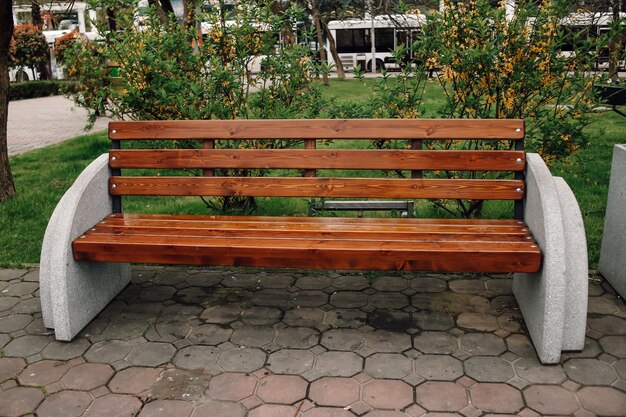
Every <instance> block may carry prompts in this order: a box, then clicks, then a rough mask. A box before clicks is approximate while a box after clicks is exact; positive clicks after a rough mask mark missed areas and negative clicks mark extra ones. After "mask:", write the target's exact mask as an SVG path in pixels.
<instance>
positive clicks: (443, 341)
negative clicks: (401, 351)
mask: <svg viewBox="0 0 626 417" xmlns="http://www.w3.org/2000/svg"><path fill="white" fill-rule="evenodd" d="M413 345H414V346H415V349H417V350H419V351H420V352H423V353H439V354H450V353H452V352H455V351H456V350H457V349H458V348H459V341H458V339H457V338H456V337H454V336H452V335H451V334H449V333H445V332H421V333H418V334H417V335H415V337H414V338H413Z"/></svg>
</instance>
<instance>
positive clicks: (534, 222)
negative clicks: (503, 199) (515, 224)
mask: <svg viewBox="0 0 626 417" xmlns="http://www.w3.org/2000/svg"><path fill="white" fill-rule="evenodd" d="M526 162H527V168H526V200H525V202H524V213H525V221H526V223H527V225H528V227H529V229H530V231H531V232H532V233H533V235H534V237H535V239H536V240H537V243H538V244H539V247H540V248H541V251H542V254H543V264H542V269H541V271H540V272H537V273H530V274H526V273H518V274H515V276H514V279H513V292H514V294H515V298H516V299H517V302H518V304H519V306H520V309H521V311H522V315H523V316H524V321H525V322H526V326H527V327H528V332H529V333H530V337H531V339H532V341H533V344H534V345H535V349H536V350H537V354H538V356H539V359H540V360H541V362H542V363H544V364H550V363H558V362H559V360H560V358H561V348H562V345H563V320H564V310H565V308H564V303H565V294H566V283H565V262H564V259H565V248H564V234H563V219H562V216H561V210H560V201H559V196H558V192H557V189H556V185H555V182H554V179H553V177H552V174H551V173H550V170H549V169H548V167H547V166H546V165H545V163H544V162H543V160H542V159H541V157H540V156H539V155H537V154H533V153H529V154H528V155H527V159H526Z"/></svg>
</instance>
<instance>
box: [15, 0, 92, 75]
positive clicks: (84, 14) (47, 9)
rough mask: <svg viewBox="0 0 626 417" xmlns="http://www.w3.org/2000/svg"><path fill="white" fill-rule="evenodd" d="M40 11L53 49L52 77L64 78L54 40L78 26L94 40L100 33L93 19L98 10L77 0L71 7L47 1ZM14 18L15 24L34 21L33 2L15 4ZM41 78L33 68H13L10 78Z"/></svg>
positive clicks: (45, 33)
mask: <svg viewBox="0 0 626 417" xmlns="http://www.w3.org/2000/svg"><path fill="white" fill-rule="evenodd" d="M41 14H42V18H43V21H44V30H43V31H42V32H43V35H44V36H45V37H46V43H47V44H48V49H49V51H50V64H51V65H50V66H51V70H52V78H63V72H62V70H61V69H60V68H57V65H56V59H55V56H54V41H55V40H56V39H57V38H58V37H59V36H62V35H65V34H66V33H68V32H71V31H74V30H77V31H78V32H80V33H81V34H83V36H85V37H86V38H88V39H90V40H93V39H95V38H96V37H97V34H96V32H95V31H94V29H95V28H93V26H92V25H91V21H94V20H96V11H95V10H93V9H90V8H89V5H88V4H87V3H86V2H82V1H76V2H74V3H73V4H72V6H71V8H68V4H67V2H54V1H52V2H45V4H42V6H41ZM13 21H14V22H15V24H16V25H28V24H31V21H32V17H31V6H30V3H29V4H28V5H19V6H18V5H16V6H13ZM38 78H39V74H38V73H37V71H33V70H32V69H30V68H11V69H10V70H9V79H10V80H11V81H29V80H36V79H38Z"/></svg>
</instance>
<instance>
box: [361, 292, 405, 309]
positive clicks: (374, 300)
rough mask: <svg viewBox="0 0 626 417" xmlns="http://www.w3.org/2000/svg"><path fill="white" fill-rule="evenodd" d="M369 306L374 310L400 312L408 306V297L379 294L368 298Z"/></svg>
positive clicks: (394, 294)
mask: <svg viewBox="0 0 626 417" xmlns="http://www.w3.org/2000/svg"><path fill="white" fill-rule="evenodd" d="M370 305H371V306H373V307H375V308H382V309H392V310H400V309H402V308H404V307H406V306H408V305H409V297H407V296H406V295H404V294H401V293H396V292H379V293H377V294H373V295H372V296H371V297H370Z"/></svg>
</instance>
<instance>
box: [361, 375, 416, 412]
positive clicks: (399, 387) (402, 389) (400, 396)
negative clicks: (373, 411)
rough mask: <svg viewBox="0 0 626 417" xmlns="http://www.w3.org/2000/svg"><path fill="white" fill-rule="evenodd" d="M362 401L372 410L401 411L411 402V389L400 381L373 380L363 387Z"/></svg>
mask: <svg viewBox="0 0 626 417" xmlns="http://www.w3.org/2000/svg"><path fill="white" fill-rule="evenodd" d="M363 401H365V402H366V403H367V404H369V405H371V406H372V407H374V408H383V409H402V408H404V407H406V406H408V405H409V404H411V403H412V402H413V388H412V387H411V386H410V385H409V384H407V383H405V382H402V381H394V380H388V379H373V380H371V381H369V382H367V383H366V384H365V385H364V386H363Z"/></svg>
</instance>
